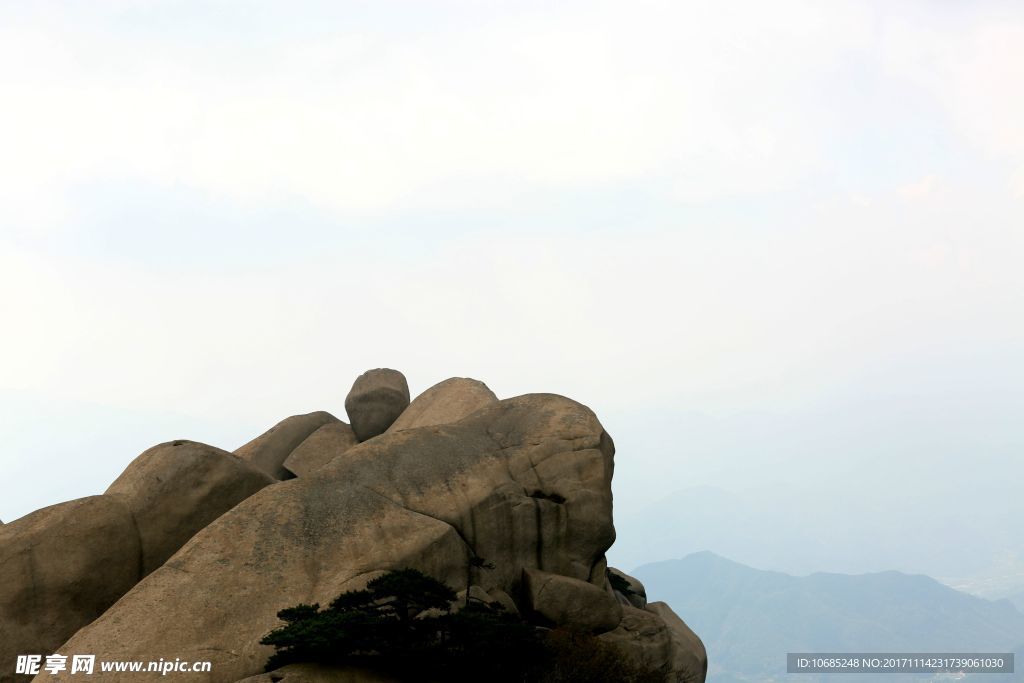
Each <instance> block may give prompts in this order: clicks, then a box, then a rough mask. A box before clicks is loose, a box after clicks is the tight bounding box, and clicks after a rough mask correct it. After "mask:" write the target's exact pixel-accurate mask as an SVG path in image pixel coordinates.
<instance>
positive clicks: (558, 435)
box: [38, 394, 617, 683]
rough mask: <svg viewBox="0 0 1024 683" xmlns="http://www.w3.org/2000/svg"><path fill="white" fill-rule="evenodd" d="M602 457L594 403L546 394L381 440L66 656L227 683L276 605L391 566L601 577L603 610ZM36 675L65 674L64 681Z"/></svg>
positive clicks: (260, 511) (226, 518)
mask: <svg viewBox="0 0 1024 683" xmlns="http://www.w3.org/2000/svg"><path fill="white" fill-rule="evenodd" d="M612 454H613V447H612V443H611V440H610V439H609V438H608V436H607V434H605V432H604V430H603V428H602V427H601V424H600V423H599V422H598V420H597V418H596V417H595V416H594V414H593V413H592V412H591V411H590V410H589V409H587V408H586V407H584V406H582V405H580V404H578V403H575V402H573V401H570V400H569V399H566V398H563V397H560V396H554V395H550V394H534V395H528V396H520V397H517V398H514V399H508V400H506V401H500V402H498V403H496V404H494V405H492V406H490V407H488V408H485V409H483V410H481V411H477V412H475V413H473V414H472V415H470V416H468V417H467V418H465V419H463V420H461V421H459V422H458V423H456V424H453V425H441V426H433V427H422V428H419V429H410V430H404V431H400V432H395V433H392V434H384V435H381V436H379V437H378V438H375V439H372V440H371V441H367V442H365V443H361V444H359V445H358V446H356V447H354V448H352V449H351V450H349V451H348V452H347V453H346V454H345V457H344V458H335V459H334V460H332V461H331V462H330V463H328V464H327V465H325V466H324V467H322V468H321V469H319V470H317V471H316V472H315V473H313V474H312V475H311V476H309V477H300V478H297V479H293V480H290V481H287V482H282V483H279V484H275V485H273V486H268V487H266V488H264V489H263V490H262V491H260V492H258V493H257V494H255V495H253V496H251V497H250V498H248V499H247V500H245V501H243V502H242V503H240V504H239V505H237V506H235V507H234V508H233V509H231V510H230V511H228V512H227V513H225V514H224V515H222V516H221V517H220V518H219V519H217V520H216V521H214V522H213V523H212V524H210V525H209V526H207V527H206V528H205V529H203V530H202V531H200V532H199V533H198V534H196V535H195V536H194V537H193V538H192V539H191V540H190V541H189V542H188V543H186V544H185V545H184V546H183V547H182V548H181V549H180V550H179V551H178V552H177V553H176V554H175V555H174V556H173V557H172V558H171V559H170V560H168V561H167V562H166V563H164V565H163V566H162V567H160V568H159V569H157V570H156V571H154V572H153V573H152V574H150V575H149V576H148V577H147V578H146V580H145V581H143V582H141V583H140V584H138V585H137V586H136V587H135V588H134V589H133V590H132V591H130V592H129V593H128V594H127V595H125V596H124V597H123V598H122V599H121V600H120V601H119V602H118V603H117V604H116V605H115V606H114V607H112V608H111V609H109V610H107V611H106V612H105V613H104V614H103V615H102V616H101V617H100V618H99V619H97V620H96V621H94V622H93V623H91V624H90V625H88V626H86V627H85V628H83V629H81V630H80V631H79V632H78V633H77V634H75V636H74V637H73V638H72V639H71V640H70V641H69V642H68V643H67V644H66V646H65V647H64V649H66V650H68V651H71V652H89V653H95V654H97V656H98V657H102V658H105V659H125V660H130V659H140V660H143V659H145V660H149V659H153V658H158V657H160V656H164V657H171V658H175V657H180V658H181V659H182V660H187V659H191V660H210V661H212V663H213V673H212V674H210V675H206V676H191V677H190V680H194V681H204V682H205V683H222V682H223V681H235V680H238V679H240V678H244V677H245V676H253V675H256V674H258V673H260V672H261V671H262V669H263V666H264V664H265V663H266V661H267V658H268V656H269V655H270V654H271V652H272V648H270V647H269V646H264V645H260V644H259V640H260V638H261V637H262V636H263V635H265V634H266V633H267V632H269V631H270V630H271V629H272V628H274V627H276V626H277V625H278V624H279V622H278V620H277V618H276V612H277V611H278V610H280V609H281V608H283V607H287V606H291V605H295V604H297V603H300V602H305V603H312V602H319V603H320V604H327V603H329V602H330V601H331V600H332V599H333V598H334V597H336V596H337V595H338V594H339V593H341V592H342V591H344V590H350V589H357V588H361V587H363V586H365V584H366V582H367V581H368V580H369V579H370V578H372V577H373V576H377V575H379V573H380V572H381V571H384V570H389V569H394V568H400V567H410V568H415V569H419V570H420V571H423V572H424V573H426V574H428V575H430V576H433V577H435V578H437V579H439V580H441V581H444V582H445V583H447V584H448V585H449V586H452V587H455V588H457V587H458V586H460V585H462V586H465V585H466V582H467V567H468V565H469V558H470V557H474V556H476V557H483V558H485V559H486V560H488V561H490V562H493V563H494V565H495V568H494V569H492V570H485V569H479V570H475V569H474V570H473V571H471V572H470V576H469V577H468V580H469V581H470V582H471V583H476V584H480V585H482V586H486V587H487V590H488V591H490V590H491V588H492V587H493V588H500V589H501V590H503V591H505V592H506V593H508V594H509V595H518V594H520V593H519V591H520V588H521V585H520V584H521V582H522V574H523V570H524V569H541V570H543V571H548V572H552V573H556V574H560V575H562V576H564V577H570V578H574V579H577V580H578V582H579V583H580V584H584V582H586V581H587V580H588V579H590V577H591V576H592V575H595V572H596V571H597V570H598V569H599V570H600V571H599V578H600V582H601V585H600V586H594V587H593V588H594V590H595V591H596V592H597V593H598V594H600V595H601V596H602V598H605V599H608V600H611V596H610V594H608V593H606V592H605V590H604V588H605V587H606V586H607V579H606V578H605V575H604V552H605V550H607V548H608V547H609V546H610V545H611V543H612V541H613V540H614V536H615V534H614V528H613V527H612V518H611V511H612V510H611V476H612ZM154 606H159V611H158V612H157V611H156V610H155V607H154ZM616 607H617V605H616ZM169 623H173V624H174V628H173V629H169V628H167V624H169ZM94 678H95V679H96V680H100V681H103V680H107V681H113V680H116V679H115V678H114V677H112V676H111V675H106V676H104V675H102V674H100V673H97V674H96V675H95V676H94ZM44 680H45V681H62V680H67V681H73V680H74V679H73V677H71V676H70V675H69V674H67V673H66V672H63V673H61V674H59V675H57V676H49V675H46V676H41V677H39V678H38V681H39V683H42V681H44ZM132 680H133V681H138V682H139V683H146V682H147V681H157V680H163V679H162V678H161V677H160V676H159V675H158V674H156V675H151V674H148V673H142V674H138V675H136V676H133V679H132Z"/></svg>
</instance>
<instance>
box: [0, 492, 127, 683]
mask: <svg viewBox="0 0 1024 683" xmlns="http://www.w3.org/2000/svg"><path fill="white" fill-rule="evenodd" d="M141 556H142V548H141V546H140V544H139V537H138V534H137V533H136V531H135V522H134V520H133V519H132V513H131V511H130V510H129V509H128V506H127V505H126V504H125V503H124V501H122V500H120V499H118V498H113V497H111V496H91V497H89V498H80V499H78V500H72V501H69V502H67V503H61V504H59V505H52V506H50V507H46V508H43V509H42V510H37V511H35V512H33V513H31V514H29V515H26V516H24V517H22V518H20V519H17V520H15V521H13V522H11V523H10V524H5V525H4V526H3V527H2V528H0V682H2V683H10V682H12V681H14V680H25V677H24V676H18V677H17V679H16V678H15V674H14V671H15V660H16V658H17V655H19V654H38V655H43V656H46V655H49V654H53V653H55V652H57V649H58V648H59V647H60V646H61V644H62V643H64V642H65V641H66V640H67V639H68V638H70V637H71V636H72V635H73V634H74V633H75V631H77V630H78V629H79V628H81V627H82V626H85V625H86V624H88V623H90V622H91V621H93V620H94V619H95V618H96V617H98V616H99V615H100V614H102V613H103V612H104V610H106V609H107V608H108V607H110V606H111V605H112V604H114V602H115V601H116V600H117V599H118V598H120V597H121V596H122V595H123V594H124V593H126V592H127V591H128V589H129V588H131V587H132V586H133V585H135V583H136V582H138V580H139V579H140V578H141V575H142V567H141V559H140V558H141ZM62 654H63V653H62Z"/></svg>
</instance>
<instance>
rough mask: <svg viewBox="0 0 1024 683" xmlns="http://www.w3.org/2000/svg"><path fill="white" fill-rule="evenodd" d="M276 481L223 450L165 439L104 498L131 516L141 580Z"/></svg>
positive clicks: (132, 464)
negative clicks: (119, 503) (139, 547)
mask: <svg viewBox="0 0 1024 683" xmlns="http://www.w3.org/2000/svg"><path fill="white" fill-rule="evenodd" d="M274 481H276V480H275V479H274V478H273V477H271V476H270V475H268V474H266V473H265V472H263V471H261V470H258V469H256V468H255V467H252V466H251V465H250V464H249V463H247V462H246V461H244V460H242V459H241V458H239V457H238V456H236V455H233V454H231V453H228V452H227V451H222V450H221V449H219V448H214V447H213V446H207V445H206V444H201V443H197V442H195V441H169V442H167V443H162V444H160V445H159V446H153V447H152V448H150V449H148V450H146V451H145V452H143V453H142V455H140V456H139V457H137V458H135V460H133V461H132V462H131V464H130V465H128V467H127V468H126V469H125V471H124V472H122V473H121V476H119V477H118V478H117V479H115V480H114V483H113V484H111V485H110V487H109V488H108V489H107V491H106V494H107V495H108V496H115V497H117V498H119V499H121V500H123V501H124V502H125V504H126V505H127V506H128V509H130V510H131V511H132V514H133V515H134V517H135V522H136V524H137V527H138V533H139V537H140V538H141V539H142V575H143V576H145V575H146V574H149V573H150V572H151V571H153V570H154V569H156V568H157V567H159V566H160V565H162V564H163V563H164V561H165V560H166V559H167V558H168V557H170V556H171V555H173V554H174V553H175V552H176V551H177V550H178V548H180V547H181V546H183V545H184V544H185V541H187V540H188V539H190V538H192V536H193V535H195V533H196V532H197V531H199V530H200V529H202V528H203V527H205V526H206V525H207V524H209V523H210V522H212V521H213V520H215V519H217V518H218V517H220V516H221V515H222V514H224V513H225V512H227V511H228V510H230V509H231V508H233V507H234V506H235V505H237V504H238V503H240V502H242V501H243V500H245V499H246V498H248V497H249V496H251V495H252V494H254V493H256V492H257V491H259V490H260V489H262V488H263V487H264V486H266V485H268V484H271V483H273V482H274Z"/></svg>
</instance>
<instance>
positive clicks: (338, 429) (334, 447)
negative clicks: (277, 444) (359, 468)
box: [284, 420, 359, 477]
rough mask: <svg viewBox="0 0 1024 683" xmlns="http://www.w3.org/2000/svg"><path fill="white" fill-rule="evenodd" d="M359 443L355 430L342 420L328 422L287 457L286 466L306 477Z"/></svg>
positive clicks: (296, 474) (296, 473) (299, 475)
mask: <svg viewBox="0 0 1024 683" xmlns="http://www.w3.org/2000/svg"><path fill="white" fill-rule="evenodd" d="M357 443H359V439H357V438H356V434H355V432H353V431H352V428H351V427H349V426H348V425H347V424H345V423H344V422H342V421H340V420H339V421H337V422H328V423H327V424H325V425H324V426H322V427H320V428H319V429H317V430H316V431H315V432H313V433H312V434H310V435H309V436H308V437H306V439H305V440H304V441H303V442H302V443H300V444H299V445H298V446H297V447H296V448H295V450H293V451H292V452H291V454H290V455H289V456H288V457H287V458H285V461H284V468H285V469H286V470H288V471H289V472H291V473H292V474H294V475H295V476H297V477H306V476H309V475H310V474H312V473H313V472H315V471H316V470H318V469H320V468H321V467H323V466H324V465H326V464H327V463H329V462H330V461H331V459H332V458H334V457H335V456H336V455H341V454H342V453H344V452H345V451H347V450H348V449H350V448H352V447H353V446H355V445H356V444H357Z"/></svg>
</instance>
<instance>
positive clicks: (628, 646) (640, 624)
mask: <svg viewBox="0 0 1024 683" xmlns="http://www.w3.org/2000/svg"><path fill="white" fill-rule="evenodd" d="M598 638H600V639H601V640H603V641H605V642H608V643H611V644H613V645H615V646H616V647H617V648H619V650H620V651H621V652H622V654H623V656H624V657H626V658H627V659H628V660H629V661H630V662H631V663H632V664H633V665H634V666H636V667H638V668H640V669H643V670H645V671H658V672H661V673H663V674H665V675H666V680H673V681H674V680H675V679H668V674H669V669H670V664H669V662H671V660H672V636H671V634H670V633H669V628H668V626H666V625H665V622H664V621H663V620H662V619H661V617H659V616H658V615H657V614H653V613H651V612H647V611H645V610H642V609H638V608H636V607H632V606H629V605H625V606H623V608H622V620H621V621H620V622H619V625H618V627H616V628H615V630H613V631H609V632H607V633H603V634H601V635H600V636H598Z"/></svg>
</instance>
